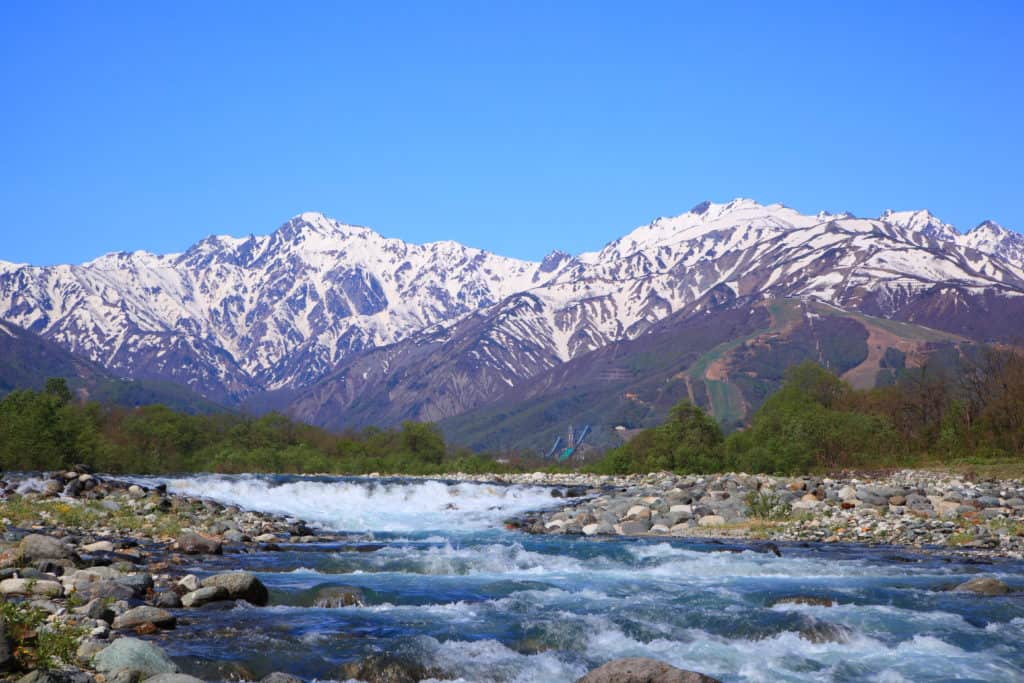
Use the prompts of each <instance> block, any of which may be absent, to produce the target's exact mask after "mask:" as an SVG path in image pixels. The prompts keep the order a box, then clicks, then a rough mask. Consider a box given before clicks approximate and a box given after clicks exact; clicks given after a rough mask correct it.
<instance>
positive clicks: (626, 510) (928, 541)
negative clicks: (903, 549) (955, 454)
mask: <svg viewBox="0 0 1024 683" xmlns="http://www.w3.org/2000/svg"><path fill="white" fill-rule="evenodd" d="M469 478H471V479H472V478H474V477H469ZM494 479H495V480H496V481H500V482H503V483H522V484H541V483H543V484H547V485H553V486H557V487H560V488H557V489H554V490H553V493H554V494H555V495H557V496H568V497H569V499H568V500H567V502H566V504H565V505H563V506H561V508H556V509H553V510H548V511H542V512H538V513H536V514H534V515H528V516H525V517H523V518H519V519H513V520H509V525H510V526H512V527H515V528H521V529H523V530H524V531H527V532H530V533H538V534H582V535H586V536H602V535H605V536H610V535H618V536H667V537H691V536H702V537H708V536H710V537H716V536H717V537H734V538H735V537H740V538H752V539H761V540H774V541H817V542H825V543H836V542H844V543H866V544H892V545H902V546H909V547H913V548H940V549H943V550H946V551H957V552H966V551H969V552H975V553H983V554H987V555H992V556H1003V557H1011V558H1022V557H1024V482H1021V481H1019V480H986V481H970V480H968V479H965V478H962V477H957V476H953V475H949V474H943V473H938V472H924V471H915V470H904V471H898V472H893V473H890V474H886V475H879V476H870V477H869V476H849V477H814V476H804V477H772V476H766V475H746V474H721V475H708V476H695V475H687V476H679V475H675V474H671V473H655V474H648V475H634V476H623V477H612V476H599V475H582V474H571V475H548V474H539V473H537V474H525V475H508V476H502V477H496V478H494Z"/></svg>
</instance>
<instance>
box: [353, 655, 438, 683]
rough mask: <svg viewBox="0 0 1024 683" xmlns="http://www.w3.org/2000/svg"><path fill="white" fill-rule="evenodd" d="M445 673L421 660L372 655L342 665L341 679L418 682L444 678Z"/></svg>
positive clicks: (383, 682) (370, 681) (381, 682)
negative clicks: (423, 663) (424, 663)
mask: <svg viewBox="0 0 1024 683" xmlns="http://www.w3.org/2000/svg"><path fill="white" fill-rule="evenodd" d="M444 677H445V676H444V675H443V673H441V672H439V671H435V670H433V669H428V668H426V667H424V666H423V665H422V664H420V663H419V662H416V661H413V660H411V659H406V658H404V657H398V656H394V655H371V656H369V657H366V658H364V659H360V660H359V661H356V662H348V663H347V664H344V665H343V666H342V667H341V676H340V678H341V680H349V679H352V678H354V679H356V680H359V681H365V682H366V683H418V682H419V681H422V680H424V679H427V678H444Z"/></svg>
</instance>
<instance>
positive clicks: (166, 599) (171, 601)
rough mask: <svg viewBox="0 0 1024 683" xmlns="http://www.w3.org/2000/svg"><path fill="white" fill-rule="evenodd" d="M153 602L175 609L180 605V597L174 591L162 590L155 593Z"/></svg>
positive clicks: (159, 605) (165, 607) (158, 605)
mask: <svg viewBox="0 0 1024 683" xmlns="http://www.w3.org/2000/svg"><path fill="white" fill-rule="evenodd" d="M153 604H154V605H156V606H157V607H163V608H164V609H177V608H178V607H181V597H180V596H179V595H178V594H177V593H175V592H174V591H163V592H160V593H157V594H156V597H154V598H153Z"/></svg>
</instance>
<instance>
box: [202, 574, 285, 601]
mask: <svg viewBox="0 0 1024 683" xmlns="http://www.w3.org/2000/svg"><path fill="white" fill-rule="evenodd" d="M203 586H221V587H223V588H226V589H227V591H228V596H229V597H230V598H231V599H232V600H245V601H246V602H249V603H252V604H253V605H256V606H258V607H262V606H263V605H266V604H267V602H269V601H270V595H269V593H268V591H267V587H266V586H264V585H263V582H262V581H260V580H259V579H258V578H256V576H255V575H254V574H251V573H249V572H225V573H223V574H214V575H213V576H208V577H206V579H204V580H203Z"/></svg>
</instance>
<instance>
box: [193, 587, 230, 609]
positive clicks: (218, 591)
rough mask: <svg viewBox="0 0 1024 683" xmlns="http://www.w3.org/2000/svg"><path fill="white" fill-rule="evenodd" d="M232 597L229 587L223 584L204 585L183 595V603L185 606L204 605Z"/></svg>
mask: <svg viewBox="0 0 1024 683" xmlns="http://www.w3.org/2000/svg"><path fill="white" fill-rule="evenodd" d="M230 599H231V598H230V596H229V594H228V589H227V588H224V587H223V586H204V587H202V588H199V589H197V590H194V591H191V592H189V593H185V595H183V596H181V604H182V606H184V607H202V606H203V605H205V604H207V603H211V602H218V601H220V600H230Z"/></svg>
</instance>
